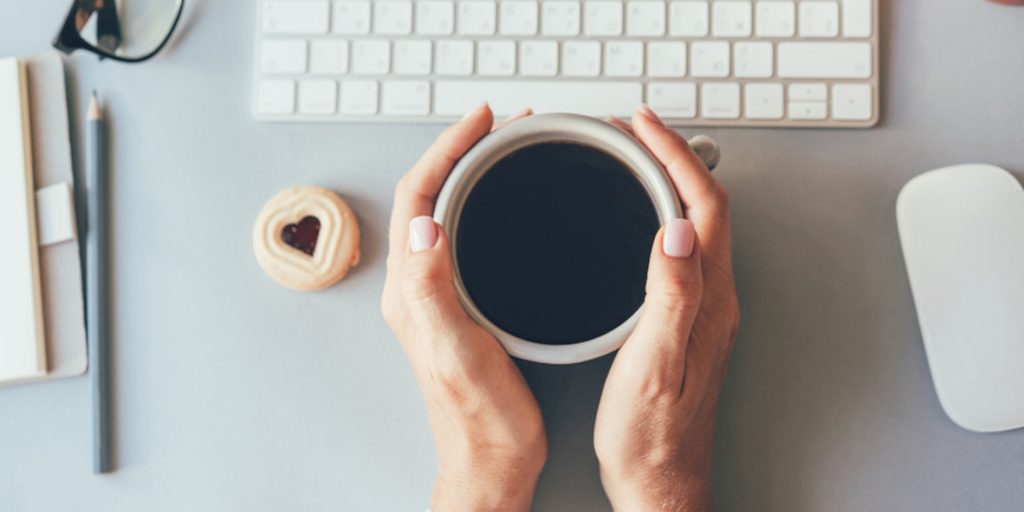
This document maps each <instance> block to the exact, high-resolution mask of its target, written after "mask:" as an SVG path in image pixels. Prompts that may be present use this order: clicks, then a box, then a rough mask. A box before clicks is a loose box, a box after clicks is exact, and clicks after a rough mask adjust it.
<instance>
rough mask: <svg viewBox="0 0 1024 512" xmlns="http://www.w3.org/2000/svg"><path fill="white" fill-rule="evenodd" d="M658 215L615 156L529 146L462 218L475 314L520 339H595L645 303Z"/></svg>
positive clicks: (497, 172)
mask: <svg viewBox="0 0 1024 512" xmlns="http://www.w3.org/2000/svg"><path fill="white" fill-rule="evenodd" d="M658 226H659V222H658V217H657V213H656V211H655V209H654V205H653V204H652V203H651V200H650V198H649V196H648V195H647V192H646V191H645V189H644V187H643V185H642V184H641V183H640V182H639V181H638V180H637V179H636V178H635V177H634V176H633V174H632V173H631V172H630V171H629V170H628V168H627V167H626V166H625V164H623V163H622V162H620V161H619V160H617V159H616V158H615V157H613V156H611V155H608V154H607V153H604V152H603V151H600V150H598V149H595V148H591V147H587V146H582V145H578V144H571V143H545V144H537V145H534V146H528V147H526V148H523V149H521V150H518V151H516V152H514V153H512V154H511V155H509V156H508V157H506V158H504V159H502V160H501V161H499V162H498V163H497V164H495V166H494V167H493V168H492V169H491V170H489V171H488V172H487V173H486V174H485V175H484V176H483V177H482V178H481V179H480V181H479V182H478V183H477V185H476V186H475V187H474V189H473V190H472V192H471V193H470V195H469V197H468V199H467V200H466V204H465V207H464V209H463V211H462V217H461V218H460V220H459V229H458V240H457V258H458V264H459V269H460V272H461V275H462V280H463V282H464V283H465V286H466V290H467V291H468V292H469V295H470V297H472V299H473V302H475V303H476V304H477V306H478V307H479V308H480V310H481V312H483V314H484V315H485V316H487V318H489V319H490V320H491V321H492V322H494V323H495V324H496V325H497V326H498V327H501V328H502V329H504V330H505V331H507V332H509V333H511V334H514V335H516V336H519V337H520V338H523V339H527V340H531V341H537V342H541V343H547V344H567V343H576V342H580V341H585V340H588V339H592V338H595V337H597V336H600V335H602V334H604V333H606V332H608V331H609V330H611V329H613V328H615V327H617V326H618V325H619V324H621V323H622V322H624V321H625V320H626V319H627V318H629V317H630V315H632V314H633V313H634V312H635V311H636V310H637V308H638V307H639V306H640V304H641V303H642V302H643V299H644V285H645V281H646V279H647V263H648V259H649V257H650V251H651V244H652V242H653V240H654V235H655V234H656V233H657V231H658Z"/></svg>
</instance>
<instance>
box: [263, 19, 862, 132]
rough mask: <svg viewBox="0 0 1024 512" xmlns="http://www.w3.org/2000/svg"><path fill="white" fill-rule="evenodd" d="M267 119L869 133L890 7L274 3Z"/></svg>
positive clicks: (266, 29)
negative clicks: (605, 121)
mask: <svg viewBox="0 0 1024 512" xmlns="http://www.w3.org/2000/svg"><path fill="white" fill-rule="evenodd" d="M257 20H258V21H257V23H258V27H257V37H256V53H255V55H256V57H255V59H254V64H255V65H254V67H255V73H254V86H253V111H254V114H255V116H256V117H257V118H258V119H261V120H266V121H329V122H344V121H399V122H417V121H419V122H447V121H451V120H453V119H457V118H459V117H460V116H461V115H462V114H464V113H465V112H467V111H469V110H471V109H472V108H473V107H475V106H477V105H478V104H480V103H481V102H483V101H488V102H490V104H491V107H492V108H493V109H494V111H495V114H497V115H508V114H512V113H515V112H518V111H520V110H522V109H524V108H526V107H532V108H533V109H534V110H535V111H536V112H575V113H580V114H587V115H594V116H607V115H613V116H629V115H631V114H632V113H633V111H635V110H636V107H637V105H638V104H640V103H641V102H646V103H648V104H649V105H650V106H651V107H652V108H654V109H655V110H656V111H657V112H658V113H659V114H661V115H662V116H663V117H664V118H665V119H666V120H667V121H669V122H671V123H673V124H677V125H695V126H696V125H705V126H708V125H710V126H798V127H799V126H815V127H821V126H824V127H870V126H873V125H874V124H875V123H876V122H877V120H878V104H879V93H878V83H879V77H878V68H879V66H878V0H798V1H793V0H755V1H748V0H710V1H709V0H583V1H577V0H539V1H538V0H497V1H496V0H340V1H328V0H263V1H262V3H261V4H260V12H259V15H258V16H257Z"/></svg>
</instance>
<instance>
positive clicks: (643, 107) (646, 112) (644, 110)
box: [637, 103, 665, 126]
mask: <svg viewBox="0 0 1024 512" xmlns="http://www.w3.org/2000/svg"><path fill="white" fill-rule="evenodd" d="M637 110H639V111H640V114H642V115H643V116H644V117H646V118H647V119H650V120H651V121H654V122H655V123H658V124H660V125H662V126H665V122H664V121H662V120H661V118H660V117H658V114H655V113H654V111H653V110H651V107H648V106H647V104H646V103H641V104H640V108H638V109H637Z"/></svg>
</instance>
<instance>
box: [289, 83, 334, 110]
mask: <svg viewBox="0 0 1024 512" xmlns="http://www.w3.org/2000/svg"><path fill="white" fill-rule="evenodd" d="M337 108H338V84H337V82H335V81H334V80H302V81H301V82H299V113H300V114H309V115H330V114H333V113H334V112H335V110H337Z"/></svg>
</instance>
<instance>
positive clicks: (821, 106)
mask: <svg viewBox="0 0 1024 512" xmlns="http://www.w3.org/2000/svg"><path fill="white" fill-rule="evenodd" d="M827 116H828V103H825V102H824V101H790V102H789V118H790V119H794V120H797V121H821V120H823V119H825V117H827Z"/></svg>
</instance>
